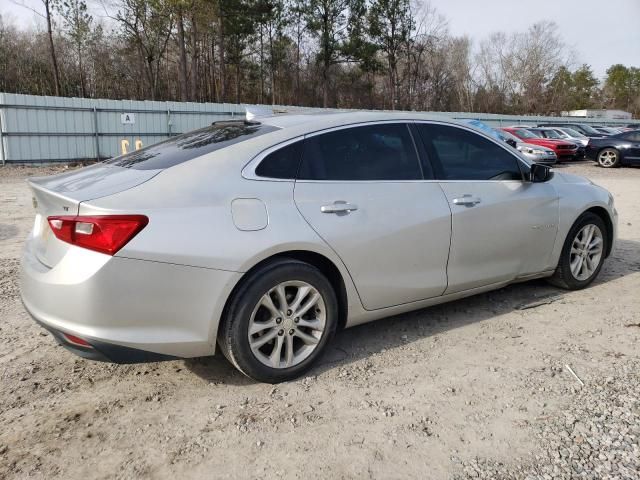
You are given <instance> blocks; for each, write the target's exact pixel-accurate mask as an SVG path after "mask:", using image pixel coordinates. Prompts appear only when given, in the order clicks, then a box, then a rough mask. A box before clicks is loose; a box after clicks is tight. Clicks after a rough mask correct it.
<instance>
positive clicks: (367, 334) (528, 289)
mask: <svg viewBox="0 0 640 480" xmlns="http://www.w3.org/2000/svg"><path fill="white" fill-rule="evenodd" d="M638 272H640V242H637V241H632V240H619V241H618V243H617V247H616V250H615V251H614V252H613V253H612V255H611V256H610V257H609V258H608V259H607V261H606V263H605V265H604V267H603V269H602V271H601V272H600V275H599V276H598V278H597V279H596V281H595V282H594V283H593V284H592V285H591V286H590V287H589V288H593V289H597V288H598V286H599V285H601V284H604V283H607V282H611V281H615V280H617V279H618V278H621V277H624V276H627V275H630V274H633V273H638ZM567 293H568V292H566V291H565V290H561V289H558V288H555V287H553V286H551V285H549V284H548V283H547V282H546V281H545V280H533V281H529V282H525V283H517V284H513V285H509V286H507V287H504V288H501V289H498V290H494V291H491V292H488V293H483V294H479V295H474V296H472V297H468V298H464V299H462V300H456V301H452V302H448V303H445V304H442V305H436V306H433V307H428V308H423V309H420V310H416V311H414V312H409V313H405V314H402V315H395V316H392V317H388V318H384V319H381V320H378V321H376V322H372V323H368V324H365V325H360V326H356V327H353V328H349V329H347V330H343V331H340V332H338V334H337V335H336V338H335V339H334V341H333V344H332V345H331V346H330V347H329V348H328V350H327V352H326V353H325V355H324V356H323V358H321V359H320V360H319V361H318V364H317V366H316V367H314V368H313V369H312V370H311V371H310V372H309V373H308V374H307V375H318V374H321V373H323V372H325V371H327V370H331V369H335V368H342V367H344V366H345V365H348V364H349V363H352V362H356V361H358V360H361V359H364V358H367V357H370V356H372V355H374V354H376V353H380V352H382V351H383V350H385V351H386V350H392V349H394V348H396V347H399V346H402V345H407V344H409V343H411V342H413V341H416V340H419V339H421V338H425V337H434V336H436V335H439V334H441V333H443V332H446V331H449V330H453V329H456V328H462V327H464V326H466V325H469V324H472V323H477V322H482V321H485V320H491V318H493V317H496V316H499V315H504V314H507V313H510V312H513V311H517V310H525V309H528V308H535V307H536V306H537V305H542V304H546V303H552V302H555V301H562V298H563V297H564V296H565V295H567ZM185 366H186V368H188V369H189V370H190V371H192V372H193V373H195V374H196V375H198V376H199V377H201V378H203V379H204V380H206V381H208V382H216V383H225V384H233V385H249V384H253V383H255V382H254V381H253V380H251V379H249V378H247V377H245V376H244V375H242V374H241V373H239V372H238V371H237V370H236V369H235V368H234V367H233V366H232V365H231V364H230V363H229V362H228V361H227V360H226V358H224V355H222V353H221V352H220V351H219V350H218V353H217V354H216V355H215V356H214V357H202V358H195V359H188V360H185ZM302 378H304V377H302Z"/></svg>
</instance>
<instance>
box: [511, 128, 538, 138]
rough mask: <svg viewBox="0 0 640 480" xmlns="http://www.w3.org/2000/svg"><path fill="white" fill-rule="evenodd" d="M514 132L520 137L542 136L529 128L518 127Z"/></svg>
mask: <svg viewBox="0 0 640 480" xmlns="http://www.w3.org/2000/svg"><path fill="white" fill-rule="evenodd" d="M513 132H514V133H515V134H516V135H517V136H518V137H520V138H540V136H539V135H536V134H535V133H533V132H530V131H529V130H525V129H524V128H516V129H515V130H514V131H513Z"/></svg>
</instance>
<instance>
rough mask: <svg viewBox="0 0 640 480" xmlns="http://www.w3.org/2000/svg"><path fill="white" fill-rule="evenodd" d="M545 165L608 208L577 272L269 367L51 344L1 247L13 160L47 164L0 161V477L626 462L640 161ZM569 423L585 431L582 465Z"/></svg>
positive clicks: (13, 195) (15, 178) (592, 469)
mask: <svg viewBox="0 0 640 480" xmlns="http://www.w3.org/2000/svg"><path fill="white" fill-rule="evenodd" d="M561 168H563V170H565V171H570V172H573V173H578V174H583V175H586V176H588V177H589V178H591V179H592V180H593V181H594V182H596V183H598V184H601V185H603V186H605V187H606V188H608V189H609V190H610V191H611V192H613V194H614V196H615V200H616V204H617V208H618V210H619V212H620V223H619V243H618V246H617V249H616V251H615V252H614V254H613V255H612V257H611V258H609V259H608V261H607V262H606V264H605V267H604V269H603V271H602V273H601V275H600V277H599V278H598V280H597V281H596V282H595V283H594V284H593V286H592V287H590V288H588V289H586V290H583V291H578V292H565V291H561V290H557V289H555V288H552V287H550V286H548V285H547V284H546V283H545V282H544V281H534V282H530V283H525V284H519V285H513V286H510V287H507V288H503V289H501V290H499V291H495V292H492V293H488V294H484V295H479V296H476V297H472V298H469V299H465V300H462V301H457V302H453V303H450V304H447V305H442V306H438V307H434V308H429V309H425V310H421V311H418V312H414V313H411V314H406V315H401V316H398V317H394V318H389V319H385V320H381V321H378V322H376V323H373V324H369V325H364V326H361V327H356V328H353V329H350V330H347V331H344V332H341V333H340V334H339V335H338V336H337V339H336V342H335V345H334V346H333V347H332V348H331V349H330V352H329V353H328V354H327V355H326V356H325V358H324V359H323V361H322V363H321V365H320V366H318V367H317V368H315V369H314V370H313V371H312V372H311V373H310V375H309V376H307V377H305V378H301V379H299V380H297V381H293V382H290V383H286V384H282V385H278V386H271V385H264V384H258V383H254V382H252V381H251V380H249V379H247V378H245V377H244V376H242V375H241V374H239V373H237V372H236V371H235V370H234V369H233V368H232V367H231V366H230V365H229V364H228V363H227V362H226V360H225V359H224V358H223V357H222V356H216V357H213V358H207V359H195V360H185V361H173V362H165V363H154V364H142V365H132V366H118V365H110V364H104V363H95V362H91V361H86V360H83V359H80V358H77V357H75V356H74V355H72V354H71V353H68V352H67V351H66V350H64V349H63V348H62V347H59V346H56V344H55V342H54V340H53V338H52V337H51V335H49V334H47V333H46V332H45V331H44V330H42V329H41V328H40V327H38V326H37V325H36V324H34V322H33V321H32V320H31V319H30V318H29V316H28V315H27V314H26V313H25V311H24V310H23V308H22V305H21V303H20V298H19V290H18V288H19V287H18V263H19V256H20V250H21V245H22V242H23V240H24V238H25V237H26V235H27V234H28V231H29V229H30V228H31V223H32V221H33V207H32V205H31V196H30V194H29V192H28V190H27V187H26V184H25V182H24V179H25V177H26V176H28V175H34V174H43V173H53V172H54V171H59V170H60V167H57V169H56V168H49V169H46V168H37V169H36V168H32V169H29V168H2V169H0V205H1V209H0V378H1V381H0V478H2V479H18V478H19V479H22V478H46V479H50V478H65V479H76V478H82V479H87V478H105V479H107V478H109V479H111V478H159V479H164V478H167V479H176V478H178V479H179V478H305V479H307V478H332V479H333V478H336V479H337V478H381V479H389V478H422V479H424V478H435V479H440V478H467V477H484V478H552V477H557V478H571V477H572V476H575V477H578V475H579V474H580V473H579V472H580V471H581V470H580V469H582V471H586V472H587V473H589V474H590V475H587V476H586V478H604V477H605V476H606V475H604V473H603V474H602V475H599V474H598V473H597V472H598V471H600V472H605V471H610V470H611V469H613V470H612V471H614V473H615V472H619V474H617V476H616V475H613V476H612V477H610V478H640V474H639V473H638V471H637V470H635V471H634V466H633V465H632V463H633V461H634V460H633V458H634V457H636V458H640V450H639V449H638V441H639V437H638V431H637V427H635V428H636V429H635V430H633V431H632V429H633V428H634V426H633V422H635V421H636V420H637V419H639V418H640V403H639V400H638V389H637V385H638V376H637V373H638V366H640V362H639V360H640V295H639V292H640V169H632V168H624V169H616V170H603V169H600V168H597V167H596V166H594V165H592V164H590V163H588V162H583V163H580V164H572V165H570V166H568V167H561ZM567 365H568V366H570V367H571V369H572V370H573V371H574V372H575V373H576V374H577V376H578V377H579V378H580V379H581V380H582V382H583V383H584V386H581V384H580V383H579V381H578V380H577V379H576V378H575V377H574V376H573V375H572V374H571V373H570V372H569V370H568V369H567V368H566V366H567ZM622 402H626V403H622ZM590 405H592V406H590ZM621 405H624V407H621ZM605 411H607V412H612V413H611V417H610V418H611V419H612V420H611V421H609V420H607V421H604V420H602V419H603V418H604V417H603V415H604V414H603V413H602V412H605ZM591 417H592V418H591ZM623 417H624V418H625V419H626V420H625V422H626V423H625V425H626V427H624V426H622V427H620V429H619V430H618V426H616V427H615V434H612V433H611V432H612V431H613V430H614V427H612V426H611V425H613V423H615V421H617V420H615V419H616V418H623ZM607 418H609V417H607ZM581 422H582V425H583V427H582V429H583V430H584V431H585V432H586V433H582V434H580V435H581V436H578V435H577V434H576V433H575V432H576V431H578V430H576V429H577V428H578V427H579V426H580V424H581ZM598 422H600V423H601V424H602V425H603V426H602V427H601V426H598V425H600V423H598ZM585 425H586V427H585ZM616 425H617V424H616ZM601 430H602V433H600V431H601ZM618 431H619V432H620V434H619V435H618ZM567 432H568V433H567ZM603 435H605V436H606V435H609V437H607V438H609V440H606V439H604V437H603ZM618 436H619V438H618ZM578 437H579V438H578ZM585 438H588V439H589V441H588V443H589V445H591V446H593V445H602V446H601V447H598V449H596V451H595V455H592V454H591V453H589V455H591V456H590V457H589V458H588V459H587V460H584V465H583V464H582V463H580V462H581V461H582V460H580V459H581V458H583V457H581V454H580V452H582V451H583V450H584V448H583V445H581V444H586V443H587V442H586V441H585V440H584V439H585ZM592 438H593V440H592ZM611 438H613V440H611ZM620 439H622V440H620ZM607 442H608V443H607ZM616 442H617V443H616ZM604 445H607V448H608V450H606V451H605V450H603V449H604V448H605V447H604ZM588 448H591V447H588ZM616 448H617V449H618V450H615V449H616ZM594 449H595V447H594ZM590 451H591V450H590ZM565 452H566V453H565ZM576 452H577V453H576ZM610 453H611V455H610ZM627 454H628V455H627ZM585 455H586V454H585ZM625 455H627V456H625ZM585 458H586V457H585ZM629 458H630V459H629ZM607 462H608V464H607ZM611 464H613V466H612V465H611ZM580 465H583V466H580ZM636 465H637V464H636ZM607 468H608V469H609V470H606V469H607ZM603 469H605V470H603ZM616 469H618V470H616ZM580 478H583V477H582V476H580Z"/></svg>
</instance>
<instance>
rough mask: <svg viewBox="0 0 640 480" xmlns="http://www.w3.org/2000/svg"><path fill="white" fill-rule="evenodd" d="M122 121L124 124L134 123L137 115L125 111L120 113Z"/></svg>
mask: <svg viewBox="0 0 640 480" xmlns="http://www.w3.org/2000/svg"><path fill="white" fill-rule="evenodd" d="M120 121H121V122H122V124H123V125H133V124H134V123H136V116H135V114H133V113H123V114H122V115H120Z"/></svg>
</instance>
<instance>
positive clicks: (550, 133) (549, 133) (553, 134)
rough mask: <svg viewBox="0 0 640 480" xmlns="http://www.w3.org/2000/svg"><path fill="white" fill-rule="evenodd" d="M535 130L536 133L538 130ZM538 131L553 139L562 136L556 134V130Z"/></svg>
mask: <svg viewBox="0 0 640 480" xmlns="http://www.w3.org/2000/svg"><path fill="white" fill-rule="evenodd" d="M535 132H536V133H538V130H536V131H535ZM540 132H541V133H542V135H543V136H545V137H546V138H553V139H554V140H560V139H562V136H560V135H558V132H556V131H555V130H540Z"/></svg>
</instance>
